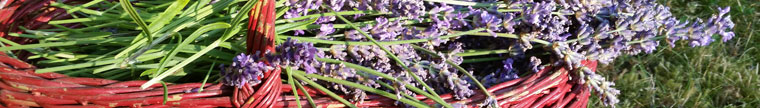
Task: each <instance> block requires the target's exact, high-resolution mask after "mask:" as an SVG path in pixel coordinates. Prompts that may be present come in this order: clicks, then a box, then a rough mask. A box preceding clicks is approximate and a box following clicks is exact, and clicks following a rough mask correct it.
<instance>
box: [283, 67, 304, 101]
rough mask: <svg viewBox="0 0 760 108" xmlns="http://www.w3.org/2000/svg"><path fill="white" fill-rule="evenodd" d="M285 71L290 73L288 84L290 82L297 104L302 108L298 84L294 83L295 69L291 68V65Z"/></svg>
mask: <svg viewBox="0 0 760 108" xmlns="http://www.w3.org/2000/svg"><path fill="white" fill-rule="evenodd" d="M285 73H287V74H288V84H290V88H291V89H290V91H291V92H293V96H294V97H295V98H296V106H298V108H301V98H299V97H298V90H297V89H296V85H295V84H294V83H293V82H294V80H295V79H293V70H291V69H290V67H286V68H285Z"/></svg>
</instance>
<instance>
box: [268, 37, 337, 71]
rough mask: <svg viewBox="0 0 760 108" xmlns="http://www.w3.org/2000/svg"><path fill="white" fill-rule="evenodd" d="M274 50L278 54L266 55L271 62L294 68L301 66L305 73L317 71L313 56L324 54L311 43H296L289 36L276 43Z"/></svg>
mask: <svg viewBox="0 0 760 108" xmlns="http://www.w3.org/2000/svg"><path fill="white" fill-rule="evenodd" d="M275 50H276V51H277V52H278V53H279V54H274V55H272V54H270V55H268V56H267V57H268V58H267V59H269V60H270V61H271V63H272V64H279V65H284V66H292V67H294V68H295V69H301V68H302V69H303V70H305V71H306V73H315V72H316V71H317V70H316V68H314V65H316V64H315V63H316V60H315V56H318V55H324V54H320V53H322V52H320V51H318V50H317V48H316V47H314V45H313V44H312V43H297V42H296V40H292V39H290V38H288V39H287V40H285V42H283V43H282V44H281V45H278V46H277V47H276V48H275Z"/></svg>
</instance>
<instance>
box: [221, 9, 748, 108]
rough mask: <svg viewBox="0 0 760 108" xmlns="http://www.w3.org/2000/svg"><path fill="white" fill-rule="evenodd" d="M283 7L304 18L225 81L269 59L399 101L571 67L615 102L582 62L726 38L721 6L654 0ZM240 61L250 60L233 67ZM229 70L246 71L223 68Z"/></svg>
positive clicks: (461, 95)
mask: <svg viewBox="0 0 760 108" xmlns="http://www.w3.org/2000/svg"><path fill="white" fill-rule="evenodd" d="M284 5H285V6H287V7H286V8H287V9H285V11H283V13H282V14H283V18H284V19H282V20H278V21H276V23H278V24H281V25H293V24H298V23H300V22H307V24H306V25H304V26H301V27H292V28H291V29H281V30H285V31H278V32H281V33H282V34H280V35H279V37H278V38H279V39H280V42H281V44H280V45H278V46H277V48H276V50H277V51H276V52H278V53H270V54H268V55H267V56H266V59H256V58H253V59H251V58H250V57H248V56H247V55H240V56H238V57H237V58H236V59H235V63H233V66H232V67H230V68H227V69H225V71H223V73H224V74H223V75H246V76H245V77H231V76H225V79H224V81H225V82H229V83H230V84H236V83H238V82H241V81H246V80H247V79H255V77H253V78H250V77H248V76H260V75H259V74H260V73H255V72H261V71H258V70H262V69H263V70H266V69H267V68H266V66H259V64H260V63H258V62H260V61H262V60H268V61H269V62H271V63H273V64H275V65H281V66H286V67H289V68H293V69H296V70H303V71H305V72H306V73H307V74H316V75H320V76H324V77H329V78H333V79H338V80H342V81H348V82H355V83H358V84H361V85H363V86H366V87H371V88H374V89H380V90H383V91H386V92H389V93H395V94H396V96H397V98H398V99H402V98H405V97H409V96H414V95H417V94H421V95H426V94H427V95H426V96H437V94H440V93H453V94H454V97H455V98H456V99H467V98H468V97H470V96H472V95H473V94H474V92H477V91H474V89H483V88H484V87H488V86H491V85H493V84H497V83H500V82H504V81H509V80H512V79H516V78H519V77H520V75H523V74H526V73H527V74H530V73H533V72H538V71H539V70H541V69H543V67H545V66H547V65H552V66H564V67H565V68H566V69H570V70H573V71H574V73H573V76H572V77H573V79H580V82H581V83H582V84H584V85H586V86H588V87H590V88H593V90H594V91H595V93H598V94H599V96H601V99H602V100H603V101H604V103H605V105H614V104H615V103H617V102H618V99H617V98H616V95H617V94H619V91H618V90H616V89H615V88H612V86H614V85H615V84H614V83H613V82H610V81H607V80H606V79H605V78H604V77H603V76H600V75H598V74H596V73H594V72H592V71H591V70H590V69H588V67H585V66H584V65H582V64H581V61H582V60H593V61H599V62H600V63H603V64H606V63H610V62H611V61H613V60H614V59H615V58H616V57H619V56H622V55H637V54H645V53H651V52H652V51H654V50H656V49H657V46H659V45H660V42H662V41H664V42H666V43H667V44H669V46H670V47H673V46H674V45H675V43H676V42H679V41H683V42H686V43H688V44H689V45H690V46H692V47H696V46H705V45H708V44H710V43H712V42H714V41H715V40H718V39H720V41H724V42H725V41H728V40H730V39H731V38H732V37H733V36H734V33H733V32H732V29H733V27H734V23H733V22H732V21H731V19H730V18H731V17H730V16H729V15H726V13H728V12H729V10H730V9H729V8H728V7H726V8H719V10H720V13H718V14H715V15H713V16H712V17H710V18H709V19H707V20H701V19H696V20H693V21H687V20H678V19H677V18H676V17H675V16H672V14H671V13H670V9H669V8H668V7H667V6H663V5H661V4H658V3H655V2H654V0H505V1H494V0H468V1H442V0H361V1H354V0H288V1H284ZM309 19H311V20H309ZM352 22H358V23H352ZM285 23H291V24H285ZM355 24H356V25H355ZM278 26H279V25H278ZM297 41H299V42H297ZM245 64H251V66H243V67H240V65H245ZM357 67H358V68H357ZM233 68H234V69H249V70H241V71H237V73H236V72H231V71H228V70H230V69H233ZM234 69H233V70H232V71H236V70H234ZM250 69H253V70H257V71H251V70H250ZM367 69H371V70H367ZM251 72H254V73H251ZM311 80H313V81H317V83H320V84H321V85H325V86H327V88H330V89H331V90H333V91H341V92H343V93H345V94H348V95H350V96H353V98H351V100H353V101H362V99H364V98H365V96H366V95H367V93H366V91H365V90H363V89H359V88H356V87H349V86H346V85H341V84H337V83H335V81H329V80H317V79H311ZM254 82H255V81H254ZM481 82H482V83H481ZM420 88H421V89H420ZM425 91H428V92H425ZM486 94H488V93H486ZM407 104H408V103H407Z"/></svg>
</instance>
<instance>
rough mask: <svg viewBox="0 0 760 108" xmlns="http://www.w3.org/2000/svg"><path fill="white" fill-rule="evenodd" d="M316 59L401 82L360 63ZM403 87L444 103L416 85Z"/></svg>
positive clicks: (443, 102)
mask: <svg viewBox="0 0 760 108" xmlns="http://www.w3.org/2000/svg"><path fill="white" fill-rule="evenodd" d="M317 61H321V62H325V63H333V64H343V65H345V66H346V67H349V68H352V69H356V70H358V71H359V72H366V73H369V74H372V75H375V76H378V77H381V78H383V79H387V80H390V81H391V82H399V83H403V82H400V80H401V79H400V78H397V77H393V76H391V75H388V74H385V73H382V72H378V71H376V70H374V69H370V68H367V67H364V66H361V65H358V64H354V63H349V62H344V61H340V60H334V59H329V58H317ZM404 87H406V88H407V89H409V90H411V91H412V92H414V93H417V94H420V95H423V96H425V97H428V98H430V99H432V100H433V101H435V102H436V103H438V104H441V105H443V104H445V103H446V101H443V99H441V98H440V97H439V98H435V97H436V96H433V95H431V94H429V93H427V92H425V91H423V90H422V89H419V88H417V87H415V86H413V85H411V84H404Z"/></svg>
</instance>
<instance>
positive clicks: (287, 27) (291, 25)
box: [274, 18, 319, 34]
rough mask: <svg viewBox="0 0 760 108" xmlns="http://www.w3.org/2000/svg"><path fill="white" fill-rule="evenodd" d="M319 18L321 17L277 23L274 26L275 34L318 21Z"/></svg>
mask: <svg viewBox="0 0 760 108" xmlns="http://www.w3.org/2000/svg"><path fill="white" fill-rule="evenodd" d="M317 19H319V18H312V19H311V20H308V21H302V22H295V23H288V24H282V25H277V26H275V27H274V30H275V34H282V33H285V32H288V31H290V30H294V29H296V28H301V27H306V26H308V25H309V24H312V23H315V22H317Z"/></svg>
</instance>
